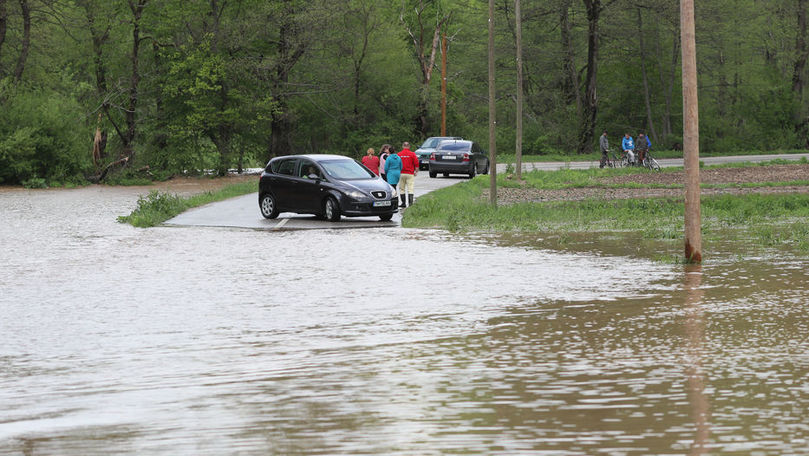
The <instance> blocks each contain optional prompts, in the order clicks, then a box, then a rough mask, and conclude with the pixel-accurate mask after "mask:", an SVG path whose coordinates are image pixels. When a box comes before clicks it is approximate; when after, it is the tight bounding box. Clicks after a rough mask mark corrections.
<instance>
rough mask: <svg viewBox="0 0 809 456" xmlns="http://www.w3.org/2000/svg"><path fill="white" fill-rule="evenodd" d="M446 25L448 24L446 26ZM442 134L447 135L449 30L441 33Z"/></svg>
mask: <svg viewBox="0 0 809 456" xmlns="http://www.w3.org/2000/svg"><path fill="white" fill-rule="evenodd" d="M445 27H446V26H445ZM441 136H447V32H446V30H444V31H443V33H442V34H441Z"/></svg>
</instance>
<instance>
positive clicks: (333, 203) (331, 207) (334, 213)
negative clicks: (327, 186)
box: [323, 196, 340, 222]
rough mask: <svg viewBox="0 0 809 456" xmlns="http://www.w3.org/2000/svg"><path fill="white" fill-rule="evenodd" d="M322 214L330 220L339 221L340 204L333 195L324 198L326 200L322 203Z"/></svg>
mask: <svg viewBox="0 0 809 456" xmlns="http://www.w3.org/2000/svg"><path fill="white" fill-rule="evenodd" d="M323 216H324V217H326V220H328V221H330V222H339V221H340V204H339V203H337V200H336V199H334V197H333V196H330V197H328V198H326V202H325V203H323Z"/></svg>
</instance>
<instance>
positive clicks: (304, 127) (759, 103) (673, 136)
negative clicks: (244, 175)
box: [0, 0, 809, 184]
mask: <svg viewBox="0 0 809 456" xmlns="http://www.w3.org/2000/svg"><path fill="white" fill-rule="evenodd" d="M46 3H47V4H48V14H47V15H34V18H33V20H34V24H33V30H34V31H35V39H34V41H33V43H34V45H33V46H32V48H31V53H30V55H29V57H28V60H27V61H26V66H25V72H24V73H23V77H22V80H19V81H18V80H16V79H15V78H14V77H13V76H12V75H10V74H9V72H10V71H12V69H13V67H14V66H15V64H16V61H17V58H18V57H19V55H18V51H19V49H20V47H21V46H20V36H21V32H22V30H21V29H20V27H21V24H20V23H19V22H20V21H19V20H16V19H15V18H14V17H12V19H11V20H10V21H9V22H8V24H7V27H8V33H7V34H6V41H5V42H4V46H3V48H2V54H0V78H2V81H3V82H2V83H0V102H2V104H3V107H4V109H3V110H2V112H0V182H3V183H12V184H19V183H22V182H24V181H28V180H29V179H32V178H34V177H35V176H36V177H37V178H42V179H45V181H46V183H48V184H53V183H61V184H64V183H74V184H78V183H81V181H82V180H83V179H84V177H85V176H88V175H93V174H96V173H97V172H98V168H96V166H95V165H94V164H93V163H92V159H91V155H90V151H91V147H92V133H93V131H94V129H95V122H96V118H97V115H98V113H101V114H102V121H101V127H102V130H103V132H104V133H105V134H107V135H108V142H107V149H106V158H105V160H106V163H108V162H110V161H112V160H114V159H116V158H118V157H119V156H120V154H121V153H122V152H124V150H123V147H124V144H125V138H124V137H125V136H126V133H127V130H128V127H129V125H127V116H128V115H134V122H135V124H134V130H135V135H134V143H133V144H131V147H132V151H133V153H134V162H133V163H130V165H129V166H137V167H140V166H143V165H149V166H150V169H151V170H152V172H153V173H155V174H163V175H165V174H172V173H202V172H206V171H208V170H212V169H215V170H217V171H219V172H220V173H221V172H224V171H225V170H227V169H228V168H234V167H236V166H239V165H241V166H260V165H263V164H264V163H266V160H267V159H268V158H269V157H268V155H269V151H270V150H271V135H272V133H273V131H272V129H273V128H274V125H275V128H278V129H281V130H283V128H281V127H280V125H283V123H280V124H276V123H274V122H273V121H277V120H279V119H283V120H284V121H285V122H287V123H286V125H288V131H286V132H284V133H286V135H285V136H283V137H281V138H280V141H282V142H283V143H284V144H283V146H284V148H283V151H284V153H285V152H286V151H289V152H304V153H313V152H314V153H319V152H330V153H340V154H345V155H352V156H359V155H361V154H362V151H364V150H365V149H366V148H367V147H377V148H378V147H379V146H380V145H381V144H383V143H391V144H397V145H398V144H401V142H402V141H405V140H407V141H410V142H411V143H414V144H417V143H419V142H420V141H421V140H422V139H423V138H420V137H417V135H416V134H415V132H416V131H417V129H416V126H415V121H414V119H415V118H416V115H417V110H418V106H419V103H420V100H421V99H422V95H423V96H424V99H426V100H427V103H428V105H427V120H428V126H427V131H426V132H424V133H425V134H426V135H437V134H439V128H440V120H441V117H440V103H439V101H440V82H441V78H440V67H439V66H438V62H440V55H439V56H438V58H437V60H436V65H435V66H434V67H433V68H431V70H432V74H431V77H432V80H431V82H430V84H429V86H428V87H426V89H424V90H422V69H421V68H420V66H419V65H418V61H417V59H416V58H415V56H416V55H417V54H418V52H419V50H418V49H417V48H416V45H415V44H414V42H413V38H414V37H412V36H411V35H410V34H409V33H408V32H407V30H406V28H407V27H410V29H411V31H415V30H416V29H417V28H418V27H419V25H420V23H419V18H418V15H417V13H416V12H417V8H418V7H420V6H422V3H421V2H420V1H418V0H407V1H405V2H390V1H387V0H345V1H340V2H334V1H329V0H309V1H303V0H290V1H281V0H268V1H261V0H243V1H240V2H205V1H200V0H192V1H183V0H166V1H162V2H147V3H146V6H145V8H144V10H143V17H142V18H141V21H140V23H139V27H140V29H139V30H140V34H141V35H140V37H141V41H140V44H141V46H140V47H139V53H138V61H137V62H133V61H132V49H133V47H132V44H133V43H132V36H133V35H132V32H133V29H132V27H133V24H134V18H133V16H132V9H131V8H130V7H129V4H128V3H127V2H125V1H123V0H109V1H102V0H76V1H68V2H46ZM782 3H783V2H782ZM796 5H797V4H796V3H795V2H792V3H789V2H787V3H786V4H781V3H778V2H755V1H752V0H739V1H736V2H728V1H727V0H705V1H704V2H702V3H701V4H700V6H699V9H700V13H699V18H700V20H699V21H698V27H699V28H698V29H697V36H698V49H697V53H698V55H699V58H700V62H699V64H700V66H699V78H700V93H699V97H700V98H699V99H700V120H701V124H700V138H701V153H702V154H703V155H705V156H708V155H712V154H727V153H731V152H732V153H739V152H744V151H749V150H760V151H764V152H770V151H773V150H775V149H798V148H802V147H805V146H806V144H809V127H808V126H807V125H806V124H805V122H803V121H802V120H801V119H806V118H807V115H806V113H807V112H809V96H806V94H803V93H797V92H796V89H794V88H793V74H792V73H793V69H794V68H795V67H796V66H795V64H796V58H797V57H798V56H799V55H800V52H798V51H799V50H797V49H795V46H796V40H795V37H796V36H797V34H798V32H799V30H798V29H797V23H796V22H795V21H794V17H795V14H794V13H795V12H796V11H795V8H796ZM423 6H424V7H425V9H424V10H423V13H422V21H421V25H423V26H424V31H425V35H424V43H423V46H421V49H422V51H423V52H424V53H425V54H428V55H429V53H430V52H431V50H432V49H431V45H432V36H433V32H434V29H433V28H432V27H433V26H434V25H435V21H436V20H437V19H438V18H441V17H443V16H444V15H446V14H450V13H451V14H452V19H451V21H450V23H449V24H448V26H447V27H445V29H444V30H443V31H446V32H447V34H448V36H449V37H450V46H449V53H448V77H447V101H448V104H447V109H448V110H447V127H448V133H449V134H452V135H460V136H463V137H466V138H469V139H473V140H476V141H478V142H479V143H481V144H483V145H484V147H486V148H487V149H488V106H487V102H486V100H487V98H488V85H487V84H488V83H487V77H486V75H487V61H486V60H487V59H486V51H487V33H485V30H486V29H487V21H488V18H487V11H486V8H485V4H484V3H482V2H479V1H468V0H429V1H425V2H424V3H423ZM568 6H569V8H567V9H566V10H562V9H560V8H558V5H557V4H555V3H553V2H550V3H548V2H536V1H534V2H530V1H529V2H524V4H523V15H524V19H526V20H525V21H523V48H524V49H523V64H524V70H525V86H524V94H525V112H524V113H523V119H524V133H523V153H524V155H526V156H527V157H528V156H530V157H534V158H533V159H538V160H567V159H574V158H571V157H573V154H574V153H575V152H576V146H577V142H578V138H579V134H580V131H579V129H580V125H581V124H582V119H581V109H580V106H581V105H580V103H581V101H582V99H583V96H584V86H585V84H584V81H583V78H584V76H585V75H586V69H587V68H588V66H589V62H588V61H587V56H588V50H589V49H588V36H587V33H588V30H589V24H588V16H587V14H586V13H585V9H584V3H583V2H571V3H569V5H568ZM602 6H603V10H602V11H601V15H600V20H599V24H598V26H599V31H600V38H601V39H600V41H599V43H600V48H599V50H598V56H599V60H598V62H597V68H598V77H597V81H598V87H597V91H598V110H597V118H596V122H595V124H596V128H597V130H599V131H600V130H601V129H602V128H606V129H607V130H608V132H609V135H610V136H609V138H610V141H611V144H612V146H613V149H616V148H617V146H618V144H617V142H618V141H620V135H621V133H623V132H624V131H628V132H631V133H632V134H633V135H636V133H637V132H638V131H639V130H646V131H647V132H649V133H653V135H654V136H653V138H652V139H653V142H654V146H655V149H654V150H655V152H656V153H657V152H658V151H662V150H663V149H670V148H674V146H675V145H682V142H683V141H682V136H681V134H682V133H681V132H682V120H681V117H682V116H681V113H682V105H681V103H682V96H681V95H682V94H681V93H680V86H681V83H680V57H679V52H680V47H679V46H680V44H679V27H678V20H679V19H678V18H679V14H678V9H677V7H676V2H674V3H672V2H664V1H660V0H640V1H639V2H635V3H633V4H631V5H630V4H628V3H626V2H602ZM639 12H640V19H641V21H640V22H639V16H638V14H639ZM513 13H514V12H513V10H512V3H509V2H503V3H502V4H499V6H498V9H497V12H496V17H495V26H496V30H495V46H496V56H495V58H496V62H495V63H496V72H497V74H496V81H497V94H496V98H497V130H496V138H495V140H496V144H497V151H498V157H500V156H504V160H508V159H510V158H509V157H511V156H513V151H514V145H515V135H516V131H515V121H516V116H517V113H516V109H515V103H514V101H515V98H516V90H517V88H516V82H515V80H516V68H515V58H514V51H515V42H514V36H515V33H514V30H513V27H514V22H513V19H514V15H513ZM563 13H564V14H563ZM562 17H566V18H567V20H568V23H567V25H568V26H569V27H568V28H567V29H564V30H565V31H569V37H570V41H569V42H568V43H564V42H563V41H562V36H561V34H562V31H563V27H562V23H561V21H562ZM529 19H530V20H529ZM482 31H483V33H481V32H482ZM415 36H417V37H419V38H420V35H415ZM641 36H643V37H644V38H645V40H644V48H643V49H641V43H640V40H639V37H641ZM147 37H148V39H147ZM568 57H569V59H570V62H571V65H572V67H571V68H566V67H565V66H564V62H565V61H566V59H567V58H568ZM641 62H644V63H645V65H644V66H643V67H641ZM135 63H136V64H137V69H138V75H139V78H136V79H133V65H134V64H135ZM643 69H645V75H646V76H645V78H644V72H643V71H642V70H643ZM571 70H572V71H571ZM804 71H809V69H806V70H804ZM803 76H806V75H803ZM571 78H572V79H576V80H575V81H572V80H571ZM133 81H137V87H131V84H132V83H133ZM647 87H648V93H647V89H646V88H647ZM133 89H137V90H133ZM134 94H137V100H136V101H137V105H136V106H137V107H136V108H135V110H134V112H127V109H128V106H129V103H130V99H129V97H130V95H134ZM647 98H648V108H647ZM275 133H278V130H276V132H275ZM597 133H598V132H596V135H595V137H596V138H597V136H598V134H597ZM275 139H276V140H279V138H275ZM592 151H593V152H594V153H597V144H596V142H595V141H594V143H593V144H592ZM126 152H127V153H128V152H129V150H127V151H126ZM672 154H673V155H677V154H678V152H672ZM659 156H660V157H663V156H665V155H662V154H661V155H659ZM579 158H584V159H587V160H597V159H598V157H597V156H596V157H595V158H591V157H590V155H589V154H588V155H587V156H576V158H575V159H579ZM100 166H103V163H102V164H101V165H100ZM108 179H111V180H112V179H115V173H114V172H113V173H111V174H109V177H108Z"/></svg>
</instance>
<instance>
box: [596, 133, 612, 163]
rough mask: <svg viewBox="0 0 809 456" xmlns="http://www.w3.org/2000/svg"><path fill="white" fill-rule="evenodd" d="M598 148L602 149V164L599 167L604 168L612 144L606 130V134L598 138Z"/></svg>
mask: <svg viewBox="0 0 809 456" xmlns="http://www.w3.org/2000/svg"><path fill="white" fill-rule="evenodd" d="M598 147H600V148H601V163H600V164H599V167H600V168H603V167H604V165H606V164H607V160H608V157H607V153H608V152H609V151H610V142H609V141H608V140H607V130H604V133H602V134H601V137H600V138H598Z"/></svg>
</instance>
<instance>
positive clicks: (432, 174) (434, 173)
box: [430, 171, 438, 177]
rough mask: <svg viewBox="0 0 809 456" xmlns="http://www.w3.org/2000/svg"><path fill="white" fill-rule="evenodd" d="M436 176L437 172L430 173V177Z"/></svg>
mask: <svg viewBox="0 0 809 456" xmlns="http://www.w3.org/2000/svg"><path fill="white" fill-rule="evenodd" d="M437 175H438V173H437V172H435V171H430V177H435V176H437Z"/></svg>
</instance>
